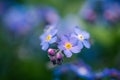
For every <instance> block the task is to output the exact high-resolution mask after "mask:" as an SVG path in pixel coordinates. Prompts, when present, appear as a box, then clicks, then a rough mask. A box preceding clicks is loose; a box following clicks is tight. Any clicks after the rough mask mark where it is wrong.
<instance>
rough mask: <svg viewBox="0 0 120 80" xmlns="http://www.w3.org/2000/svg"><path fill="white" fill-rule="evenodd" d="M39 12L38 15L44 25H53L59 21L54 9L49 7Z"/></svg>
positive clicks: (42, 8)
mask: <svg viewBox="0 0 120 80" xmlns="http://www.w3.org/2000/svg"><path fill="white" fill-rule="evenodd" d="M38 10H39V15H40V16H41V17H42V19H43V22H44V23H45V24H46V25H55V24H57V23H58V21H59V20H60V16H59V14H58V12H57V10H55V9H54V8H51V7H41V8H40V9H38Z"/></svg>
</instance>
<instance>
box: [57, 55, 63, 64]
mask: <svg viewBox="0 0 120 80" xmlns="http://www.w3.org/2000/svg"><path fill="white" fill-rule="evenodd" d="M56 59H57V64H62V61H63V55H62V53H57V54H56Z"/></svg>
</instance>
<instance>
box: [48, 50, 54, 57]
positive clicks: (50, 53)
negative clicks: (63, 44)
mask: <svg viewBox="0 0 120 80" xmlns="http://www.w3.org/2000/svg"><path fill="white" fill-rule="evenodd" d="M48 55H50V56H54V55H55V49H52V48H50V49H48Z"/></svg>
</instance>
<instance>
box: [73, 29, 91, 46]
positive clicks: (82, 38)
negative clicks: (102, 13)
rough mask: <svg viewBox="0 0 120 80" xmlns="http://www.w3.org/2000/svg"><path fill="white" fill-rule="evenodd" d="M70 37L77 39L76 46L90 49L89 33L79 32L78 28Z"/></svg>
mask: <svg viewBox="0 0 120 80" xmlns="http://www.w3.org/2000/svg"><path fill="white" fill-rule="evenodd" d="M72 37H74V38H76V39H78V41H79V42H78V44H79V45H81V46H83V45H84V46H85V47H86V48H90V43H89V38H90V35H89V33H87V32H85V31H82V30H80V29H79V28H75V33H73V34H72Z"/></svg>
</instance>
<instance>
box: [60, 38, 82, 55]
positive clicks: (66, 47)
mask: <svg viewBox="0 0 120 80" xmlns="http://www.w3.org/2000/svg"><path fill="white" fill-rule="evenodd" d="M76 43H77V40H76V39H75V38H72V37H68V36H62V37H61V41H60V42H59V44H58V48H59V49H60V50H63V51H64V54H65V55H66V56H67V57H71V56H72V52H73V53H79V52H80V51H81V46H79V45H77V44H76Z"/></svg>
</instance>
